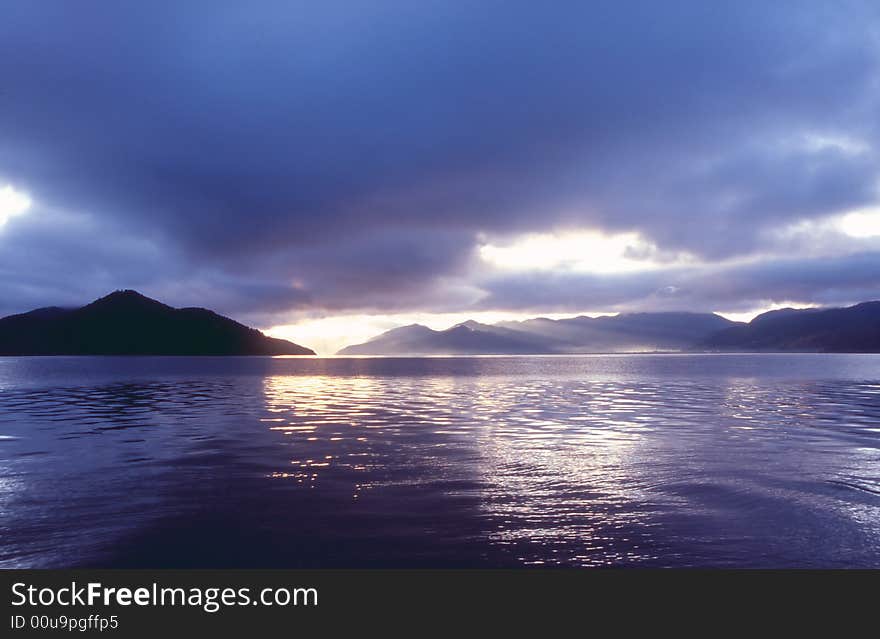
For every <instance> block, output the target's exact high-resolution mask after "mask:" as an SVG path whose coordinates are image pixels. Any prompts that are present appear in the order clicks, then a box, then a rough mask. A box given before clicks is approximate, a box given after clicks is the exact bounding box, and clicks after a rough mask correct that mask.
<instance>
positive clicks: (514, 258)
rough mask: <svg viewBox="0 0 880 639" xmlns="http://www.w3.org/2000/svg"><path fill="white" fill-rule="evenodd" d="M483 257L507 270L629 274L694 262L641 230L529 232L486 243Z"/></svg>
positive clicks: (482, 252)
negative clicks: (668, 250) (664, 249)
mask: <svg viewBox="0 0 880 639" xmlns="http://www.w3.org/2000/svg"><path fill="white" fill-rule="evenodd" d="M480 257H482V259H483V260H484V261H485V262H488V263H489V264H491V265H492V266H495V267H496V268H500V269H505V270H517V271H525V270H555V271H559V270H563V271H574V272H582V273H603V274H608V273H629V272H634V271H645V270H652V269H656V268H661V267H664V266H671V265H674V264H678V263H689V262H691V261H693V260H692V259H691V258H690V257H689V256H687V255H683V254H663V253H662V252H661V251H659V250H658V249H657V247H656V246H655V245H654V244H652V243H650V242H648V241H646V240H645V239H644V238H642V237H641V236H640V235H639V234H638V233H617V234H614V235H605V234H603V233H600V232H597V231H576V232H568V233H560V234H544V233H541V234H538V233H535V234H529V235H524V236H521V237H519V238H517V239H516V240H514V241H513V242H511V243H509V244H492V243H488V242H487V243H486V244H483V246H481V247H480Z"/></svg>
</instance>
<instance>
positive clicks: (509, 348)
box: [338, 313, 736, 355]
mask: <svg viewBox="0 0 880 639" xmlns="http://www.w3.org/2000/svg"><path fill="white" fill-rule="evenodd" d="M732 326H736V323H735V322H731V321H729V320H727V319H724V318H723V317H721V316H719V315H714V314H711V313H625V314H620V315H615V316H611V317H596V318H592V317H586V316H580V317H572V318H567V319H561V320H551V319H547V318H536V319H531V320H525V321H522V322H499V323H497V324H481V323H479V322H475V321H473V320H469V321H467V322H463V323H461V324H458V325H456V326H453V327H452V328H449V329H446V330H444V331H435V330H432V329H430V328H428V327H427V326H421V325H419V324H413V325H411V326H403V327H400V328H395V329H392V330H390V331H388V332H386V333H382V334H381V335H379V336H377V337H374V338H373V339H371V340H369V341H368V342H366V343H364V344H357V345H354V346H348V347H346V348H344V349H342V350H341V351H339V353H338V354H339V355H441V354H444V355H486V354H508V355H521V354H552V353H611V352H633V351H679V350H684V349H687V348H689V347H691V346H692V345H693V344H694V343H695V342H696V341H698V340H702V339H705V338H707V337H708V336H709V335H711V334H713V333H716V332H718V331H720V330H723V329H726V328H730V327H732Z"/></svg>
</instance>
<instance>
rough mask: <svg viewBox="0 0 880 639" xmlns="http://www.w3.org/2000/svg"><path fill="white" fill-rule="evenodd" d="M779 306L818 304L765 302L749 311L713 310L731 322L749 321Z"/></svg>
mask: <svg viewBox="0 0 880 639" xmlns="http://www.w3.org/2000/svg"><path fill="white" fill-rule="evenodd" d="M781 308H819V305H818V304H804V303H802V302H770V301H769V300H768V301H767V302H766V305H765V306H763V305H762V306H759V307H755V308H753V309H752V310H749V311H735V312H732V313H728V312H725V311H715V313H716V314H717V315H721V317H726V318H727V319H729V320H730V321H731V322H751V321H752V320H753V319H755V318H756V317H757V316H758V315H760V314H761V313H766V312H768V311H778V310H779V309H781Z"/></svg>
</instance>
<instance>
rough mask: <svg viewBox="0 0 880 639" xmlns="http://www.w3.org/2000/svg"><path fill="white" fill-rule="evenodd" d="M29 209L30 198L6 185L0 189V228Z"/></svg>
mask: <svg viewBox="0 0 880 639" xmlns="http://www.w3.org/2000/svg"><path fill="white" fill-rule="evenodd" d="M29 208H31V198H29V197H28V196H27V195H26V194H25V193H21V192H20V191H16V190H15V189H13V188H12V187H11V186H9V185H7V186H4V187H3V188H0V226H3V225H4V224H6V222H8V221H9V219H10V218H11V217H13V216H15V215H21V214H22V213H25V212H27V210H28V209H29Z"/></svg>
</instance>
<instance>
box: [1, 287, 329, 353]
mask: <svg viewBox="0 0 880 639" xmlns="http://www.w3.org/2000/svg"><path fill="white" fill-rule="evenodd" d="M0 354H2V355H314V354H315V353H314V352H313V351H312V350H311V349H308V348H305V347H303V346H300V345H298V344H294V343H293V342H289V341H287V340H283V339H276V338H273V337H267V336H266V335H263V334H262V333H261V332H260V331H258V330H256V329H253V328H249V327H247V326H245V325H244V324H240V323H238V322H236V321H234V320H232V319H229V318H227V317H223V316H222V315H218V314H217V313H215V312H213V311H210V310H207V309H204V308H181V309H176V308H172V307H171V306H168V305H166V304H163V303H161V302H158V301H156V300H153V299H150V298H148V297H145V296H144V295H141V294H140V293H138V292H136V291H131V290H126V291H116V292H115V293H111V294H110V295H107V296H106V297H102V298H100V299H98V300H95V301H94V302H92V303H91V304H87V305H86V306H83V307H81V308H76V309H63V308H58V307H47V308H40V309H35V310H33V311H30V312H27V313H21V314H18V315H10V316H8V317H5V318H3V319H0Z"/></svg>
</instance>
